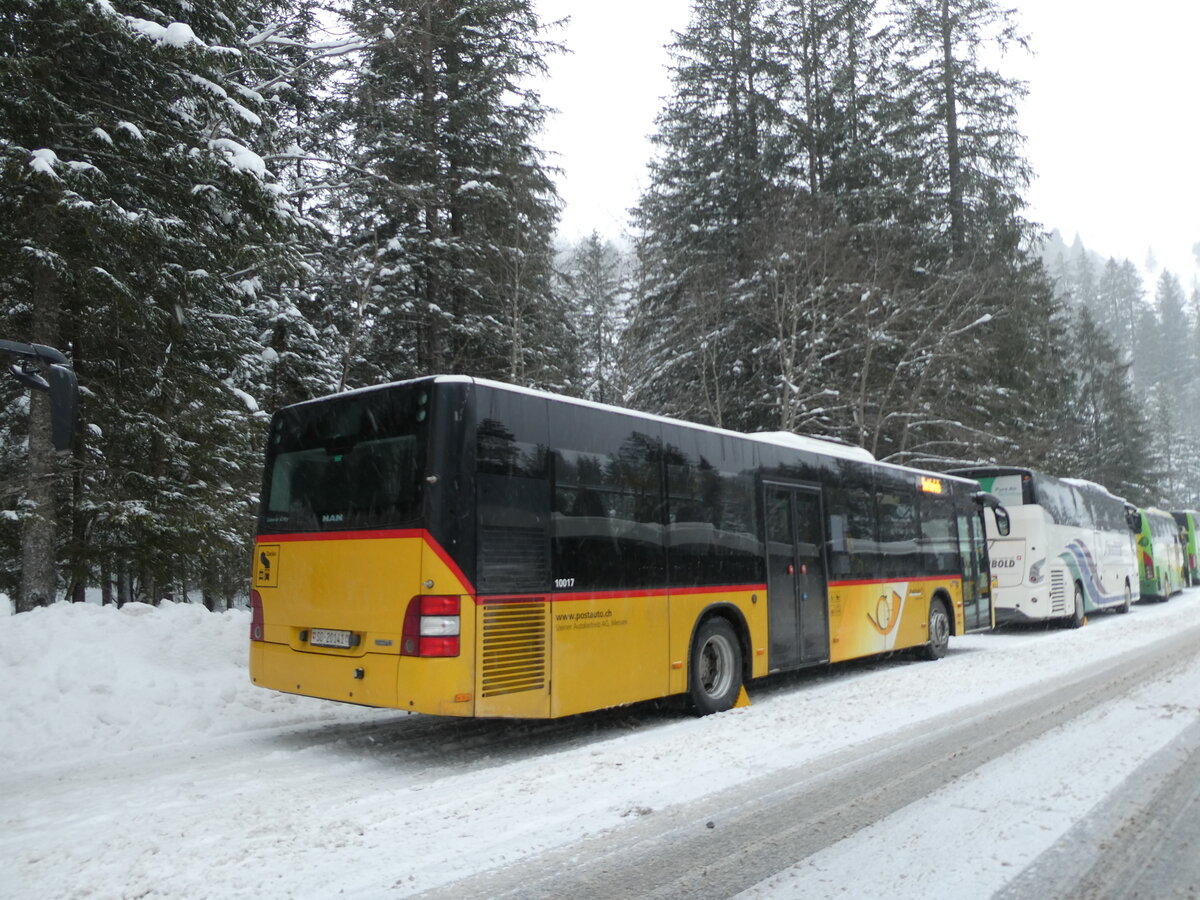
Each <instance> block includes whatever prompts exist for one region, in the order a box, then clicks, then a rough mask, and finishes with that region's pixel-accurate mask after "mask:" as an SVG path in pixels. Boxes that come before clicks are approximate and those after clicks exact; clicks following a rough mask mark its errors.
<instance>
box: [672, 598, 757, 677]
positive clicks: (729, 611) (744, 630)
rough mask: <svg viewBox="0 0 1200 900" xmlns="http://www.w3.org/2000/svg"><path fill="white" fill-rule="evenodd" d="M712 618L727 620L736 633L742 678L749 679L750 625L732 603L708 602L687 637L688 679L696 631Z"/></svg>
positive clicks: (750, 672)
mask: <svg viewBox="0 0 1200 900" xmlns="http://www.w3.org/2000/svg"><path fill="white" fill-rule="evenodd" d="M714 618H716V619H724V620H725V621H727V622H728V623H729V626H730V627H731V628H732V629H733V633H734V634H735V635H737V639H738V646H739V647H740V648H741V651H742V680H743V681H749V680H750V676H751V674H752V672H753V669H754V665H753V657H752V650H751V648H750V625H749V623H747V621H746V617H745V615H743V614H742V611H741V610H740V609H738V608H737V607H736V606H734V605H733V604H732V603H710V604H709V605H708V606H706V607H704V609H702V610H700V613H699V615H697V616H696V621H695V622H693V623H692V633H691V635H690V636H689V637H688V661H687V673H688V680H690V679H691V677H692V653H693V652H694V651H695V649H696V632H698V631H699V630H700V627H701V626H702V625H703V624H704V623H705V622H707V621H708V620H709V619H714Z"/></svg>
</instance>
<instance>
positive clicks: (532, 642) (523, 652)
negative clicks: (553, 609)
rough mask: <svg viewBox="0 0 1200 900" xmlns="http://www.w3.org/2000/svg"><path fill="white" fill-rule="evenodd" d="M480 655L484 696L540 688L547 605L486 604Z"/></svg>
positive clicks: (544, 673) (542, 682) (544, 650)
mask: <svg viewBox="0 0 1200 900" xmlns="http://www.w3.org/2000/svg"><path fill="white" fill-rule="evenodd" d="M482 654H483V655H482V660H481V664H480V673H481V675H482V685H481V693H482V695H483V696H484V697H496V696H499V695H501V694H517V693H521V692H522V691H539V690H542V689H543V688H544V687H545V686H546V604H545V603H541V602H534V603H489V604H485V605H484V607H483V642H482Z"/></svg>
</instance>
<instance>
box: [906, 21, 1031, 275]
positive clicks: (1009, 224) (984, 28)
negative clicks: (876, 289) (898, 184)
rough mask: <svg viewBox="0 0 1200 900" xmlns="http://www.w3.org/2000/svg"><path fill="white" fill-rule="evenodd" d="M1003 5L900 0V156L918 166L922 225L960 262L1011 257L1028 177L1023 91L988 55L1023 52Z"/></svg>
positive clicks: (911, 176)
mask: <svg viewBox="0 0 1200 900" xmlns="http://www.w3.org/2000/svg"><path fill="white" fill-rule="evenodd" d="M1013 13H1014V11H1013V10H1010V9H1007V8H1006V7H1004V6H1002V5H1001V4H1000V3H999V2H998V0H894V3H893V6H892V18H893V22H894V26H893V27H894V33H895V37H896V41H897V43H896V47H895V51H894V53H895V59H896V74H895V78H896V81H897V87H898V91H899V95H898V97H897V98H896V102H895V105H894V107H893V119H892V122H893V132H892V133H893V136H894V137H893V140H894V144H893V147H894V149H893V152H894V153H895V154H897V156H898V158H901V159H906V160H909V161H911V163H912V166H911V167H910V169H909V170H908V172H907V174H906V176H905V178H906V184H905V188H906V190H907V193H908V194H909V196H911V197H912V198H913V199H914V201H915V204H916V207H915V208H916V211H917V219H916V221H917V222H918V223H920V224H923V225H924V226H925V227H930V226H931V227H932V228H933V229H934V230H933V232H932V236H934V237H937V238H939V239H940V240H941V241H943V242H944V245H945V249H946V250H947V251H949V252H950V253H952V254H953V255H955V256H958V257H963V256H965V255H968V254H979V253H981V252H983V251H984V250H985V249H986V248H988V247H995V249H996V250H998V251H999V252H1001V253H1002V254H1011V253H1013V252H1014V251H1015V250H1016V248H1017V246H1018V245H1019V243H1020V241H1021V240H1022V239H1024V238H1025V237H1027V233H1026V232H1027V227H1026V226H1025V225H1024V223H1023V222H1022V220H1021V219H1020V213H1021V210H1022V207H1023V206H1024V200H1023V192H1024V189H1025V188H1026V187H1027V186H1028V184H1029V181H1030V177H1031V170H1030V167H1029V164H1028V162H1027V161H1026V160H1025V158H1024V156H1023V154H1022V146H1023V144H1024V137H1023V135H1022V134H1021V132H1020V131H1019V129H1018V128H1017V124H1016V123H1017V104H1018V102H1019V101H1020V100H1021V99H1022V98H1023V97H1024V96H1025V94H1026V93H1027V87H1026V85H1025V84H1024V83H1023V82H1021V81H1019V80H1017V79H1014V78H1011V77H1008V76H1006V75H1004V74H1003V73H1001V72H999V71H997V70H996V69H993V68H990V67H988V66H987V65H986V64H985V62H984V60H985V59H986V56H985V54H984V53H983V49H984V48H985V47H986V46H991V47H995V48H997V49H999V50H1000V51H1001V52H1004V51H1007V50H1008V49H1010V48H1012V47H1014V46H1024V44H1025V38H1024V36H1023V35H1022V34H1021V33H1020V32H1019V30H1018V28H1017V25H1016V22H1015V19H1014V18H1013Z"/></svg>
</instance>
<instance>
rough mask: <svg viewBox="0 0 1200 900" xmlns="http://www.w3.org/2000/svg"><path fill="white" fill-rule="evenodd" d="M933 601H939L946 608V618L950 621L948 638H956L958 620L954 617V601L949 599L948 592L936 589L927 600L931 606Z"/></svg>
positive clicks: (943, 589)
mask: <svg viewBox="0 0 1200 900" xmlns="http://www.w3.org/2000/svg"><path fill="white" fill-rule="evenodd" d="M935 600H941V601H942V603H943V604H944V605H945V607H946V617H947V618H948V619H949V620H950V636H951V637H958V636H959V635H958V618H957V617H956V616H955V615H954V601H953V600H951V599H950V592H949V591H947V590H946V589H945V588H938V589H937V590H936V591H934V592H933V596H932V597H930V598H929V602H930V603H931V604H932V603H933V602H934V601H935Z"/></svg>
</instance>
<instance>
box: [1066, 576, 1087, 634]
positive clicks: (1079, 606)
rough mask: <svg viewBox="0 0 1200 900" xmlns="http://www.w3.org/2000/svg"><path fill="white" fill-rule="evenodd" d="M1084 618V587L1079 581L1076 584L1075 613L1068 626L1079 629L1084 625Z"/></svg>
mask: <svg viewBox="0 0 1200 900" xmlns="http://www.w3.org/2000/svg"><path fill="white" fill-rule="evenodd" d="M1084 618H1085V614H1084V609H1083V585H1082V584H1080V583H1079V582H1078V581H1077V582H1075V611H1074V612H1073V613H1072V614H1071V620H1070V622H1068V623H1067V624H1069V625H1070V626H1071V627H1072V628H1079V627H1081V626H1082V625H1083V620H1084Z"/></svg>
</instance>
